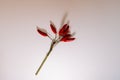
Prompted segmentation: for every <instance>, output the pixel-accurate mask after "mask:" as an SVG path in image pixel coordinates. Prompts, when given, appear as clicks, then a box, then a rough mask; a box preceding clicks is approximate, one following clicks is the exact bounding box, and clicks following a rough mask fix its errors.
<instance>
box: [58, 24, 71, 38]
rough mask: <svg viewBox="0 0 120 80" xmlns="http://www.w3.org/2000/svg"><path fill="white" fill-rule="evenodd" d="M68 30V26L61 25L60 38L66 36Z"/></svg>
mask: <svg viewBox="0 0 120 80" xmlns="http://www.w3.org/2000/svg"><path fill="white" fill-rule="evenodd" d="M69 32H70V30H69V25H68V24H65V25H63V27H62V28H61V29H60V31H59V35H60V36H63V35H66V34H67V33H69Z"/></svg>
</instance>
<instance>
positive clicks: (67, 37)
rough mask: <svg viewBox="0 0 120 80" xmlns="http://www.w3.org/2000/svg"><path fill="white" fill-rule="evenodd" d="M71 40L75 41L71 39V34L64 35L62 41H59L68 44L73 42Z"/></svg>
mask: <svg viewBox="0 0 120 80" xmlns="http://www.w3.org/2000/svg"><path fill="white" fill-rule="evenodd" d="M73 40H75V38H72V35H71V34H66V35H65V36H63V37H62V39H61V40H60V41H63V42H69V41H73Z"/></svg>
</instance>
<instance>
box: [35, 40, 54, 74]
mask: <svg viewBox="0 0 120 80" xmlns="http://www.w3.org/2000/svg"><path fill="white" fill-rule="evenodd" d="M54 44H55V42H52V44H51V46H50V49H49V51H48V53H47V54H46V56H45V58H44V59H43V61H42V63H41V65H40V66H39V68H38V70H37V71H36V73H35V75H37V74H38V73H39V71H40V69H41V68H42V66H43V65H44V63H45V61H46V60H47V58H48V56H49V55H50V53H51V51H52V49H53V46H54Z"/></svg>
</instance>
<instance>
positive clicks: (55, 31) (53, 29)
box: [50, 21, 57, 34]
mask: <svg viewBox="0 0 120 80" xmlns="http://www.w3.org/2000/svg"><path fill="white" fill-rule="evenodd" d="M50 27H51V30H52V31H53V33H55V34H56V33H57V29H56V27H55V25H54V24H53V22H52V21H50Z"/></svg>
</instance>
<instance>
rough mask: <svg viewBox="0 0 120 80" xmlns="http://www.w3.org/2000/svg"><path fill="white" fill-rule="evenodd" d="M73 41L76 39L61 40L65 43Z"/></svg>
mask: <svg viewBox="0 0 120 80" xmlns="http://www.w3.org/2000/svg"><path fill="white" fill-rule="evenodd" d="M73 40H75V38H63V39H61V41H63V42H70V41H73Z"/></svg>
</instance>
